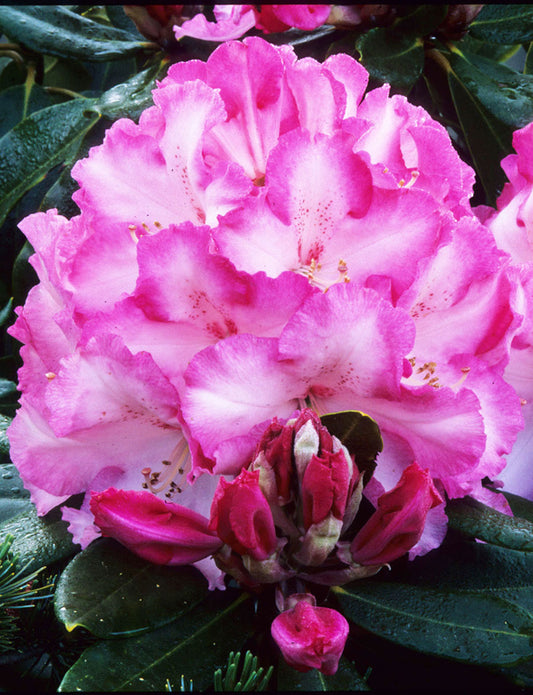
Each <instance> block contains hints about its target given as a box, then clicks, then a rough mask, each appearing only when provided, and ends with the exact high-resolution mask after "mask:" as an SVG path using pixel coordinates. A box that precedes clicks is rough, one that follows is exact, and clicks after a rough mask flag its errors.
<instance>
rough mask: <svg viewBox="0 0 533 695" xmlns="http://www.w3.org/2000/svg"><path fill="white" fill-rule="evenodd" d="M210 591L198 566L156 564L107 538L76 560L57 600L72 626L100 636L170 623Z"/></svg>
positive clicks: (60, 612) (68, 569)
mask: <svg viewBox="0 0 533 695" xmlns="http://www.w3.org/2000/svg"><path fill="white" fill-rule="evenodd" d="M207 593H208V588H207V581H206V580H205V579H204V577H203V576H202V574H201V573H200V572H199V570H197V569H195V568H194V567H164V566H160V565H154V564H153V563H151V562H147V561H146V560H142V559H141V558H139V557H137V556H136V555H134V554H133V553H131V552H130V551H129V550H127V549H126V548H124V547H123V546H122V545H120V544H119V543H117V542H116V541H114V540H111V539H107V538H106V539H99V540H97V541H95V542H93V543H91V544H90V545H89V547H88V548H87V549H86V550H84V551H82V552H81V553H79V554H78V555H76V556H75V557H74V558H73V560H71V562H70V563H69V565H68V566H67V567H66V569H65V570H64V571H63V573H62V575H61V577H60V579H59V583H58V585H57V589H56V594H55V600H54V604H55V611H56V615H57V617H58V619H59V620H61V621H62V622H63V623H64V624H65V627H66V628H67V630H69V631H72V630H74V628H75V627H80V626H81V627H84V628H86V629H87V630H90V632H92V633H93V635H96V636H97V637H111V636H114V635H124V634H128V633H129V634H131V633H137V632H144V631H147V630H153V629H154V628H156V627H159V626H161V625H164V624H166V623H168V622H170V621H172V620H174V619H175V618H177V617H178V616H180V615H182V614H183V613H186V612H187V611H189V610H190V609H191V608H193V607H194V606H196V605H197V604H198V603H199V602H200V601H203V600H204V599H205V597H206V596H207ZM124 606H127V607H128V610H124Z"/></svg>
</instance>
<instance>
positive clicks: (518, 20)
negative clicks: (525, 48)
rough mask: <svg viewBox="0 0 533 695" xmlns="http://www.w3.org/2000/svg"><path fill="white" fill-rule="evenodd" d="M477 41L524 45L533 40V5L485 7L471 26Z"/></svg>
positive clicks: (471, 31)
mask: <svg viewBox="0 0 533 695" xmlns="http://www.w3.org/2000/svg"><path fill="white" fill-rule="evenodd" d="M470 33H471V34H472V36H474V37H475V38H476V39H482V40H483V41H490V42H492V43H504V44H514V43H524V42H526V41H531V40H533V6H532V5H512V4H505V5H484V6H483V9H482V10H481V12H480V13H479V14H478V16H477V17H476V18H475V19H474V21H473V22H472V23H471V24H470Z"/></svg>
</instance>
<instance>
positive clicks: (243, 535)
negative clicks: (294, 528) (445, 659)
mask: <svg viewBox="0 0 533 695" xmlns="http://www.w3.org/2000/svg"><path fill="white" fill-rule="evenodd" d="M209 528H210V529H211V530H213V531H216V533H217V535H218V537H219V538H220V539H221V540H222V541H223V542H224V543H226V544H227V545H229V546H230V547H231V548H232V549H233V550H234V551H235V552H237V553H240V554H241V555H250V556H251V557H252V558H254V559H255V560H265V559H266V558H267V557H269V556H270V555H271V554H272V553H273V552H274V550H275V549H276V546H277V538H276V530H275V528H274V521H273V519H272V512H271V511H270V507H269V505H268V502H267V500H266V498H265V496H264V495H263V493H262V492H261V488H260V487H259V471H247V470H244V471H242V472H241V474H240V475H239V476H237V477H236V478H235V479H234V480H232V481H231V482H229V483H228V482H227V481H226V480H224V478H221V479H220V483H219V485H218V487H217V489H216V491H215V495H214V497H213V504H212V506H211V521H210V522H209Z"/></svg>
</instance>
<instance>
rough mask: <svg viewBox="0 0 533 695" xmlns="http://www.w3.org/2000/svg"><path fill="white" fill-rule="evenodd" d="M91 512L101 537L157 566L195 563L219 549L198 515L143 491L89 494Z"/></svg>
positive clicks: (203, 519) (205, 521)
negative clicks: (100, 531)
mask: <svg viewBox="0 0 533 695" xmlns="http://www.w3.org/2000/svg"><path fill="white" fill-rule="evenodd" d="M91 511H92V513H93V514H94V518H95V524H96V525H97V526H98V527H99V528H100V529H101V530H102V535H103V536H107V537H110V538H114V539H115V540H117V541H119V542H120V543H122V544H123V545H125V546H126V547H127V548H129V549H130V550H132V551H133V552H135V553H136V554H137V555H139V556H140V557H142V558H144V559H145V560H149V561H150V562H155V563H157V564H159V565H187V564H190V563H193V562H197V561H198V560H202V559H203V558H205V557H207V556H208V555H212V554H213V553H214V552H215V551H216V550H218V548H220V546H221V542H220V540H219V538H217V536H216V534H214V533H213V532H212V531H210V530H209V529H208V520H207V519H206V518H205V517H203V516H202V515H201V514H198V513H197V512H194V511H192V510H191V509H187V508H186V507H182V506H181V505H179V504H174V503H173V502H164V501H163V500H162V499H160V498H159V497H156V496H155V495H153V494H152V493H151V492H147V491H144V490H143V491H136V490H116V489H115V488H112V487H111V488H108V489H107V490H104V491H103V492H97V493H92V497H91Z"/></svg>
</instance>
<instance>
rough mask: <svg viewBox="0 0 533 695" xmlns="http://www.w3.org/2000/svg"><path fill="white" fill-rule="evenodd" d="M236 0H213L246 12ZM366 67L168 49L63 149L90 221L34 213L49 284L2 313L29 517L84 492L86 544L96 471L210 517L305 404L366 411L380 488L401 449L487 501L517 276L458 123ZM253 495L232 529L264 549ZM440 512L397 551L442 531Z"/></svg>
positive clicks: (523, 319)
mask: <svg viewBox="0 0 533 695" xmlns="http://www.w3.org/2000/svg"><path fill="white" fill-rule="evenodd" d="M235 7H237V9H235ZM243 7H244V6H221V8H222V9H219V10H217V11H218V12H219V13H221V14H220V17H222V15H224V13H225V15H224V16H226V18H228V17H229V18H231V17H233V18H235V17H237V19H238V21H237V23H239V22H240V21H241V19H242V18H243V17H245V16H247V15H246V12H247V11H245V10H244V9H242V8H243ZM250 7H251V6H250ZM263 7H265V6H263ZM271 7H272V8H274V6H271ZM304 7H305V6H302V8H304ZM295 11H297V12H300V13H304V14H305V12H306V11H307V10H305V9H298V10H295ZM250 12H251V14H253V15H254V22H255V21H256V19H255V14H254V11H252V10H250ZM268 12H270V10H268ZM275 12H277V13H278V14H276V17H277V18H278V20H280V21H284V22H285V21H286V20H287V21H288V15H287V14H284V13H287V12H289V9H287V7H285V8H283V7H282V6H279V7H278V9H277V10H276V11H275ZM275 12H274V9H272V13H274V14H275ZM232 13H234V14H232ZM311 14H312V13H311ZM197 16H201V15H197ZM250 16H251V15H250ZM266 16H267V15H264V17H263V19H265V18H266ZM319 16H320V13H319V12H318V10H317V12H315V13H314V18H315V19H314V20H313V21H315V20H316V21H318V18H319ZM283 17H285V19H283ZM239 18H240V19H239ZM308 18H309V17H308ZM197 21H198V22H201V20H197ZM231 21H233V19H232V20H231ZM246 21H249V20H248V19H246ZM292 21H295V20H294V17H293V19H291V22H292ZM306 21H307V20H306ZM183 26H185V25H183ZM295 26H296V25H295ZM367 85H368V74H367V72H366V70H365V69H364V68H363V66H362V65H361V64H360V63H358V62H357V61H356V60H354V59H352V58H350V57H349V56H347V55H343V54H337V55H332V56H330V57H329V58H328V59H327V60H325V61H324V63H322V64H321V63H319V62H317V61H315V60H313V59H311V58H304V59H301V60H298V59H297V57H296V54H295V52H294V50H293V49H292V48H291V47H290V46H288V45H283V46H275V45H273V44H270V43H268V42H266V41H264V40H263V39H261V38H259V37H248V38H245V39H244V40H243V41H228V42H226V43H224V44H222V45H221V46H219V47H218V48H217V49H216V50H214V51H213V53H212V54H211V55H210V56H209V58H208V59H207V61H205V62H203V61H200V60H192V61H183V62H178V63H175V64H174V65H172V66H171V67H170V68H169V71H168V74H167V76H166V77H165V78H164V79H163V80H161V82H160V83H159V84H158V85H157V87H156V88H155V89H154V91H153V99H154V103H153V106H151V107H150V108H148V109H146V110H145V111H144V112H143V113H142V115H141V116H140V119H139V122H138V124H137V123H134V122H133V121H131V120H129V119H120V120H118V121H117V122H115V123H114V124H113V125H112V126H111V127H110V128H109V130H108V131H107V133H106V136H105V139H104V141H103V143H102V144H101V145H99V146H97V147H94V148H92V149H91V150H90V152H89V155H88V156H87V157H86V158H85V159H82V160H80V161H79V162H78V163H77V164H76V165H75V167H74V168H73V176H74V178H75V179H76V181H77V182H78V184H79V190H78V191H76V193H75V194H74V200H75V202H76V203H77V204H78V206H79V208H80V214H79V215H76V216H74V217H73V218H72V219H70V220H67V219H65V218H64V217H62V216H61V215H58V214H57V212H56V211H48V212H46V213H37V214H35V215H31V216H29V217H28V218H26V219H25V220H23V221H22V223H21V229H22V231H23V232H24V234H25V235H26V237H27V238H28V239H29V241H30V243H31V244H32V246H33V248H34V250H35V254H34V256H33V257H32V264H33V265H34V267H35V269H36V271H37V273H38V276H39V284H38V285H37V286H36V287H34V288H33V289H32V290H31V292H30V294H29V295H28V298H27V301H26V303H25V306H24V307H20V308H18V310H17V314H18V317H17V321H16V323H15V325H14V326H13V327H12V329H11V332H12V335H13V336H14V337H16V338H17V339H18V340H19V341H21V342H22V343H23V347H22V349H21V355H22V358H23V362H24V364H23V366H22V368H21V370H20V374H19V377H20V388H21V391H22V397H21V408H20V409H19V410H18V412H17V415H16V417H15V419H14V422H13V424H12V426H11V427H10V430H9V437H10V442H11V451H12V457H13V461H14V462H15V464H16V465H17V467H18V468H19V470H20V472H21V475H22V478H23V480H24V482H25V484H26V485H27V487H28V489H29V490H30V491H31V494H32V499H33V500H34V501H35V503H36V505H37V508H38V511H39V513H40V514H43V513H46V512H47V511H49V510H50V509H51V508H52V507H53V506H56V505H58V504H64V503H65V502H66V501H67V500H68V498H69V497H70V496H71V495H75V494H80V493H89V494H86V497H85V499H84V501H83V503H82V505H81V508H80V509H76V508H74V507H66V508H65V511H64V515H65V518H66V519H68V521H69V523H70V528H71V530H72V531H73V533H74V537H75V539H76V540H77V541H79V542H81V543H82V544H83V546H85V545H87V543H88V542H90V540H91V539H92V538H94V537H96V536H97V535H98V534H99V533H100V530H99V528H98V527H97V526H95V525H94V523H93V521H94V517H93V513H92V511H91V507H90V500H89V498H90V493H91V492H93V493H96V494H98V493H103V492H104V491H105V490H107V489H108V488H114V489H115V490H117V491H126V492H128V493H131V494H132V495H135V494H138V493H141V492H142V491H147V493H146V494H153V495H156V496H159V498H160V499H163V500H171V501H172V503H173V504H179V505H180V506H182V507H184V508H186V509H189V510H191V511H194V512H196V513H198V514H201V515H202V516H203V517H205V518H208V517H209V513H210V506H211V501H212V499H213V494H214V492H215V490H216V489H217V485H218V481H219V478H218V476H220V475H224V477H225V484H226V485H227V486H230V487H231V486H233V484H234V480H232V478H234V476H238V475H239V474H240V473H241V468H242V466H243V465H248V464H249V462H250V460H251V457H252V455H253V453H254V451H255V448H256V446H257V443H258V441H260V440H261V437H262V435H263V434H264V433H265V431H266V430H267V428H268V425H269V423H270V422H271V420H272V418H274V417H277V418H279V419H280V420H281V419H284V418H290V417H291V416H292V414H293V413H294V411H295V410H301V409H302V408H304V407H305V406H306V405H307V404H309V403H310V404H311V405H312V407H313V409H314V410H315V411H316V412H317V413H319V414H322V413H325V412H328V411H329V412H331V411H335V410H339V409H357V410H364V411H365V412H367V413H368V414H369V415H371V416H372V417H374V418H375V419H376V421H377V422H378V424H379V425H380V427H381V430H382V432H383V438H384V444H385V445H384V449H383V451H382V453H381V454H380V455H379V457H378V467H377V469H376V473H375V476H374V479H373V480H372V481H371V484H369V486H368V489H367V490H366V491H365V495H366V496H367V497H368V499H370V501H371V502H372V503H373V504H374V505H375V506H376V507H377V502H378V499H379V497H380V496H381V495H382V494H384V493H385V492H386V491H388V490H389V491H390V490H391V489H393V488H394V487H395V486H396V485H397V484H398V483H399V481H400V480H401V479H402V473H403V472H404V471H406V470H408V469H410V468H409V467H410V466H412V465H417V466H419V467H420V468H421V469H422V470H428V471H429V475H430V476H431V480H432V481H433V484H435V485H436V487H437V488H438V490H439V492H440V493H441V495H442V494H444V493H445V494H446V495H448V496H450V497H461V496H464V495H467V494H472V495H474V496H477V497H478V498H479V499H483V500H484V501H486V502H489V503H491V504H498V500H500V499H501V496H500V495H496V494H495V493H493V494H492V497H491V493H490V492H489V491H488V490H486V489H485V488H484V487H483V486H482V481H483V479H484V478H486V477H488V478H490V479H491V480H498V479H500V478H501V475H502V472H503V471H504V467H505V456H506V455H509V454H510V452H511V450H512V447H513V443H514V441H515V438H516V436H517V433H518V432H519V430H520V429H521V428H522V426H523V420H522V413H521V406H520V399H519V397H518V396H517V393H516V391H518V394H519V396H521V397H522V398H527V395H524V393H526V391H523V392H522V391H521V389H522V386H521V385H520V384H519V382H518V380H517V377H516V374H517V373H518V372H519V371H520V370H519V368H518V367H520V365H521V364H524V362H523V360H524V359H525V358H527V355H529V345H530V343H528V340H529V338H528V336H529V333H528V331H529V330H530V328H529V322H530V319H529V318H528V315H529V314H528V312H530V307H531V288H532V283H531V281H530V279H528V277H529V271H528V268H527V267H525V266H521V267H520V268H518V267H515V266H516V264H514V265H513V264H512V263H511V260H510V259H511V256H512V255H513V253H512V249H511V248H508V247H505V246H504V245H502V244H501V243H500V241H499V240H498V235H497V234H496V233H494V235H493V233H492V232H491V231H488V230H487V228H486V227H485V226H484V225H483V224H482V223H481V221H480V220H479V219H478V218H477V217H476V216H475V215H474V214H473V212H472V210H471V208H470V202H469V201H470V197H471V195H472V189H473V181H474V175H473V171H472V170H471V169H470V168H469V167H468V166H467V165H466V164H465V163H464V162H462V161H461V159H460V158H459V157H458V155H457V153H456V152H455V150H454V148H453V146H452V144H451V141H450V139H449V137H448V135H447V133H446V130H445V129H444V128H443V127H442V126H441V125H439V124H438V123H436V122H435V121H434V120H433V119H432V118H431V117H430V116H429V114H428V113H427V112H426V111H424V109H422V108H420V107H415V106H413V105H411V104H410V103H409V102H408V100H407V99H406V98H405V97H403V96H400V95H395V96H392V97H391V96H390V94H389V89H388V87H387V86H384V87H381V88H379V89H374V90H371V91H368V92H366V90H367ZM520 177H521V179H520V181H527V177H526V173H520ZM513 185H514V184H513ZM516 185H518V184H516ZM520 185H522V184H520ZM524 186H525V187H526V188H527V185H526V184H524ZM520 190H522V188H521V189H520ZM520 195H522V193H521V194H520ZM511 198H513V196H509V195H508V199H509V200H510V199H511ZM498 214H504V207H503V203H502V208H501V211H500V213H498ZM491 225H492V223H491ZM493 231H494V230H493ZM494 238H496V242H495V241H494ZM474 240H475V243H474ZM474 247H475V251H473V249H474ZM519 358H521V359H522V361H521V359H519ZM513 373H514V374H515V376H514V377H511V374H513ZM513 387H514V388H513ZM515 388H516V391H515ZM272 446H276V447H277V446H278V445H277V444H276V445H274V444H272ZM279 446H281V445H279ZM283 446H285V447H286V442H285V445H283ZM283 446H281V448H282V449H283ZM287 451H288V449H287V448H285V453H287ZM338 463H339V456H338V454H337V452H336V451H333V450H330V451H329V452H328V454H327V455H325V456H324V457H322V460H321V461H314V462H313V464H312V465H310V467H309V470H308V473H307V474H306V479H305V481H304V494H303V496H302V504H303V507H302V520H303V524H304V532H305V533H307V532H308V531H309V529H311V528H314V527H318V526H320V525H321V524H323V525H324V527H325V526H326V525H328V528H329V527H331V528H332V529H334V528H336V527H337V526H338V525H339V524H338V522H339V521H340V519H341V517H342V516H343V514H344V515H346V509H347V508H348V507H346V508H345V507H344V506H343V505H344V504H345V501H344V498H343V496H342V494H341V492H342V491H344V492H346V490H347V489H348V490H349V489H350V485H351V484H352V483H353V484H355V483H354V481H353V480H352V479H351V477H350V475H348V473H347V472H346V471H344V472H343V471H342V470H341V469H337V466H338ZM333 470H334V471H335V474H333V473H332V471H333ZM143 471H144V473H143ZM204 473H205V475H204ZM285 473H286V470H285ZM337 473H338V475H337ZM279 475H281V476H282V477H281V478H280V479H279V480H277V481H276V485H277V486H279V487H280V490H285V489H286V488H285V487H284V485H283V480H285V482H286V477H285V478H283V475H285V474H282V473H279ZM350 481H351V482H350ZM240 482H242V479H241V481H240ZM240 482H239V483H235V485H236V486H237V487H238V486H239V485H240ZM223 485H224V483H223V484H221V487H220V488H219V492H220V490H222V489H223ZM242 487H243V494H244V491H246V494H250V495H251V496H253V495H252V494H251V493H253V494H256V493H257V490H256V489H255V492H254V488H253V483H252V482H251V481H248V482H247V485H244V484H243V485H242ZM322 488H323V489H324V490H328V497H327V499H326V497H324V499H317V498H316V494H315V492H316V491H317V490H319V489H322ZM231 489H233V487H231ZM228 494H229V493H228ZM281 494H285V492H283V493H281ZM102 499H103V498H102ZM259 499H260V498H259ZM268 502H269V508H270V500H268ZM330 502H331V504H330ZM424 504H425V503H424ZM423 506H424V505H422V507H423ZM261 509H262V510H263V511H262V514H263V516H261V517H260V518H259V517H258V521H261V524H262V523H263V522H264V523H266V526H265V527H264V528H263V526H261V528H260V529H259V527H258V526H257V525H255V522H254V520H253V519H252V520H251V521H250V524H249V526H248V527H247V529H246V533H249V534H250V538H251V537H252V535H253V534H256V536H257V537H258V538H260V539H261V544H262V545H261V546H260V548H261V553H262V554H264V552H267V551H268V552H271V549H272V547H273V545H272V544H273V537H272V534H271V533H267V532H266V531H268V529H270V526H269V522H268V521H265V519H268V514H267V509H266V507H265V505H264V504H262V507H261ZM443 509H444V504H438V505H436V506H434V507H433V508H432V509H430V510H429V511H428V512H427V519H428V521H427V523H426V524H425V526H424V531H423V533H422V536H421V537H420V539H419V540H418V541H417V542H416V544H415V545H414V546H413V547H412V548H411V550H410V552H411V554H413V553H417V552H425V551H427V550H428V549H430V548H431V547H435V546H436V545H438V544H439V543H440V541H441V540H442V538H443V536H444V533H445V530H446V517H445V514H444V511H443ZM343 510H344V511H343ZM222 512H223V509H222V508H221V510H220V514H221V516H220V519H221V523H222V518H223V516H224V515H223V514H222ZM224 513H225V512H224ZM116 518H118V517H116ZM224 518H225V517H224ZM228 519H229V517H228ZM227 524H228V525H229V528H230V529H232V526H231V520H228V521H227ZM136 528H138V527H136ZM265 529H266V530H265ZM270 530H271V529H270ZM233 531H235V529H233V530H232V532H233ZM263 532H265V533H264V535H263ZM243 533H244V530H243ZM246 533H244V537H245V536H246ZM326 535H327V534H326ZM332 537H333V535H332ZM278 540H279V539H278ZM241 541H242V539H241ZM162 542H164V541H162ZM226 545H227V544H226ZM310 545H311V546H313V544H312V543H311V542H310ZM228 547H229V546H228ZM278 551H279V552H282V549H281V548H280V547H279V544H277V545H276V548H275V550H274V551H272V552H274V554H275V553H276V552H278ZM308 551H309V553H311V551H313V552H314V546H313V547H310V548H308V549H306V550H305V552H308ZM272 552H271V554H272ZM302 552H304V551H302ZM324 552H325V551H324ZM311 554H312V553H311ZM252 559H253V560H254V562H266V560H257V559H254V558H252ZM201 562H203V563H204V566H205V565H206V564H208V563H209V562H211V564H212V568H213V567H214V564H213V563H212V561H210V560H202V561H201ZM215 569H216V568H215Z"/></svg>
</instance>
